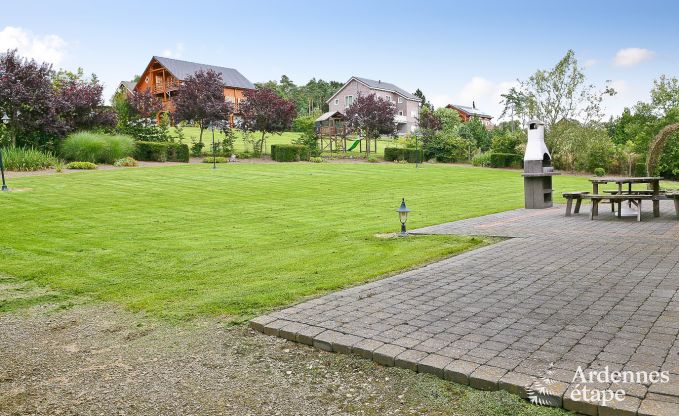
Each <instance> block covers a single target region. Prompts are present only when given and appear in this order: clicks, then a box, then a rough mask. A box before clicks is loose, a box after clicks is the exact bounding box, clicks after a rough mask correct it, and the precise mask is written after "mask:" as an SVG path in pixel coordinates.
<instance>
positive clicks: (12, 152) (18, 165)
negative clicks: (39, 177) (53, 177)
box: [2, 147, 59, 172]
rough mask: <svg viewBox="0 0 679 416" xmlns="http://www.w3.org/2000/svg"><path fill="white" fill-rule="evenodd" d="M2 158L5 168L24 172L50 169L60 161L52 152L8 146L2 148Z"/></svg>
mask: <svg viewBox="0 0 679 416" xmlns="http://www.w3.org/2000/svg"><path fill="white" fill-rule="evenodd" d="M2 158H3V162H4V164H5V169H7V170H13V171H23V172H27V171H34V170H40V169H48V168H50V167H52V166H56V165H57V163H59V159H57V158H56V156H54V155H53V154H52V153H51V152H44V151H42V150H38V149H33V148H29V149H23V148H21V147H6V148H3V149H2Z"/></svg>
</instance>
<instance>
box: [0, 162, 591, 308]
mask: <svg viewBox="0 0 679 416" xmlns="http://www.w3.org/2000/svg"><path fill="white" fill-rule="evenodd" d="M555 182H556V183H555V190H556V191H557V192H561V191H565V190H578V189H587V188H588V186H589V183H588V182H587V180H586V178H582V177H557V178H555ZM10 186H11V187H12V188H14V189H15V192H10V193H5V194H2V195H0V216H1V217H2V221H1V222H0V235H1V236H2V239H0V254H1V255H2V261H1V262H0V274H4V275H7V276H11V277H14V278H15V279H20V280H31V281H34V282H36V283H38V284H40V285H50V286H51V287H52V288H53V289H58V290H60V291H63V292H65V293H73V294H85V295H89V296H92V297H94V298H97V299H103V300H109V301H114V302H118V303H119V304H121V305H124V306H125V307H127V308H130V309H132V310H144V311H147V312H149V313H151V314H155V315H159V316H163V317H170V318H187V317H192V316H197V315H204V314H207V315H229V316H231V317H233V318H234V319H243V318H248V317H251V316H252V315H254V314H258V313H261V312H263V311H266V310H269V309H271V308H275V307H279V306H282V305H286V304H290V303H292V302H295V301H298V300H301V299H302V298H304V297H306V296H312V295H317V294H320V293H324V292H327V291H331V290H336V289H338V288H341V287H345V286H348V285H351V284H356V283H359V282H364V281H366V280H369V279H371V278H375V277H378V276H381V275H383V274H385V273H390V272H396V271H399V270H403V269H406V268H409V267H412V266H415V265H419V264H422V263H425V262H428V261H431V260H434V259H437V258H441V257H443V256H448V255H451V254H455V253H458V252H461V251H463V250H468V249H471V248H474V247H477V246H478V245H480V244H483V240H481V239H478V238H469V237H450V236H422V237H409V238H405V239H403V238H400V239H399V238H391V239H388V238H387V239H385V238H378V237H376V236H375V234H377V233H389V232H395V231H398V228H399V222H398V219H397V214H396V212H395V210H396V208H397V207H398V205H399V203H400V201H401V198H402V197H405V198H406V201H407V204H408V207H409V208H411V209H412V210H413V212H412V213H411V216H410V219H409V221H408V227H409V228H410V229H413V228H417V227H423V226H427V225H432V224H437V223H442V222H446V221H454V220H459V219H462V218H467V217H474V216H479V215H484V214H489V213H494V212H500V211H504V210H508V209H512V208H517V207H520V206H522V204H523V183H522V178H521V176H520V175H519V174H518V172H515V171H506V170H493V169H483V168H471V167H461V166H449V165H425V166H423V167H422V168H420V169H415V167H414V165H396V164H367V163H365V164H311V163H290V164H225V165H220V166H219V167H218V169H216V170H212V168H211V166H208V165H202V164H196V165H181V166H168V167H157V168H150V167H149V168H137V169H124V170H113V171H92V172H82V173H71V174H64V175H51V176H34V177H24V178H17V179H13V180H12V181H11V183H10Z"/></svg>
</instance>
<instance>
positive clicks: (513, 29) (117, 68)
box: [0, 0, 679, 116]
mask: <svg viewBox="0 0 679 416" xmlns="http://www.w3.org/2000/svg"><path fill="white" fill-rule="evenodd" d="M561 3H562V4H563V5H560V4H557V2H547V1H542V2H539V1H515V2H508V1H492V0H487V1H484V2H469V1H465V2H456V1H412V0H411V1H401V0H391V1H353V0H349V1H341V2H319V1H292V0H290V1H259V0H249V1H222V2H202V1H199V0H195V1H193V2H187V1H181V2H172V1H163V2H160V1H159V2H156V4H158V6H153V4H154V3H153V2H127V1H115V2H101V3H96V2H92V1H69V0H63V1H60V2H46V1H45V2H35V1H25V0H24V1H21V2H19V1H13V2H7V3H5V4H3V10H2V14H1V15H0V49H3V50H4V49H7V48H12V47H18V48H19V50H20V52H22V53H23V54H24V55H28V56H32V57H35V58H37V59H41V60H47V61H50V62H53V63H54V64H55V66H56V67H64V68H68V69H75V68H77V67H82V68H83V69H84V70H85V71H86V72H88V73H91V72H94V73H96V74H97V75H98V76H99V78H100V79H101V80H102V81H103V82H104V83H105V86H106V95H107V98H108V97H109V96H110V95H111V94H112V92H113V90H114V88H115V87H116V85H117V83H118V81H120V80H123V79H129V78H131V77H132V76H133V75H135V74H139V73H141V72H142V71H143V69H144V67H145V66H146V64H147V63H148V61H149V59H150V58H151V56H153V55H161V56H170V57H176V58H179V59H186V60H191V61H196V62H202V63H209V64H214V65H221V66H227V67H233V68H236V69H238V70H239V71H240V72H242V73H243V74H244V75H245V76H246V77H247V78H249V79H250V80H251V81H253V82H258V81H266V80H269V79H279V78H280V76H281V75H282V74H286V75H288V76H289V77H290V78H291V79H292V80H293V81H295V82H296V83H298V84H299V83H305V82H306V81H308V80H309V79H310V78H312V77H316V78H323V79H326V80H337V81H346V80H347V79H348V78H349V77H350V76H351V75H359V76H364V77H367V78H374V79H382V80H384V81H389V82H393V83H395V84H397V85H399V86H401V87H402V88H405V89H407V90H410V91H414V90H415V89H416V88H420V89H422V90H423V91H424V93H425V94H426V95H427V97H428V98H429V99H430V100H432V101H433V102H434V104H435V105H437V106H440V105H444V104H446V103H451V102H453V103H457V104H467V105H468V104H471V101H472V100H474V101H476V104H477V106H478V107H480V108H482V109H484V110H486V111H488V112H490V113H491V114H493V115H495V116H497V115H499V113H500V111H501V108H500V106H499V104H498V103H497V101H498V100H499V95H500V94H501V93H502V92H503V91H504V90H506V89H507V88H508V87H509V86H511V85H512V83H513V82H515V80H516V79H517V78H519V79H524V78H527V77H528V76H529V75H530V74H531V73H532V72H534V71H535V70H536V69H538V68H548V67H551V66H552V65H554V63H556V62H557V61H558V60H559V58H560V57H562V56H563V55H564V53H565V52H566V51H567V50H568V49H573V50H575V52H576V56H577V57H578V59H579V61H580V63H581V64H582V65H583V66H586V74H587V76H588V79H589V80H590V81H591V82H594V83H596V84H598V85H603V82H604V81H606V80H611V81H613V83H614V87H616V89H618V90H619V94H618V95H617V96H616V97H613V98H611V99H609V100H608V101H607V103H606V106H607V112H608V113H609V114H615V113H619V112H620V111H621V110H622V108H623V107H624V106H626V105H632V104H634V103H635V102H636V101H638V100H647V99H648V91H649V89H650V87H651V85H652V80H653V79H654V78H657V77H658V76H659V75H661V74H668V75H673V76H677V75H679V46H678V45H679V28H678V27H677V25H676V23H675V22H676V16H678V15H679V5H677V4H676V3H674V2H670V1H665V2H661V1H647V2H639V1H594V0H590V1H568V2H561Z"/></svg>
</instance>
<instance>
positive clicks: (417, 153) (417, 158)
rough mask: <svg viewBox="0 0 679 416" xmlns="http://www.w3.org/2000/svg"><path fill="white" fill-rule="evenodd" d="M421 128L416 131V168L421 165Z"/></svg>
mask: <svg viewBox="0 0 679 416" xmlns="http://www.w3.org/2000/svg"><path fill="white" fill-rule="evenodd" d="M421 134H422V133H420V130H419V129H418V130H417V131H416V132H415V169H418V168H419V167H420V147H419V139H420V135H421Z"/></svg>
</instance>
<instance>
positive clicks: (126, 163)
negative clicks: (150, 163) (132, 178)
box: [113, 156, 139, 168]
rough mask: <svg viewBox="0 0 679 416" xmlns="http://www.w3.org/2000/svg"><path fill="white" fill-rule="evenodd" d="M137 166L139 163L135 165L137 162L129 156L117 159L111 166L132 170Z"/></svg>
mask: <svg viewBox="0 0 679 416" xmlns="http://www.w3.org/2000/svg"><path fill="white" fill-rule="evenodd" d="M137 165H139V163H137V161H136V160H134V159H133V158H131V157H130V156H127V157H124V158H122V159H118V160H116V161H115V162H114V163H113V166H116V167H126V168H133V167H135V166H137Z"/></svg>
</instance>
